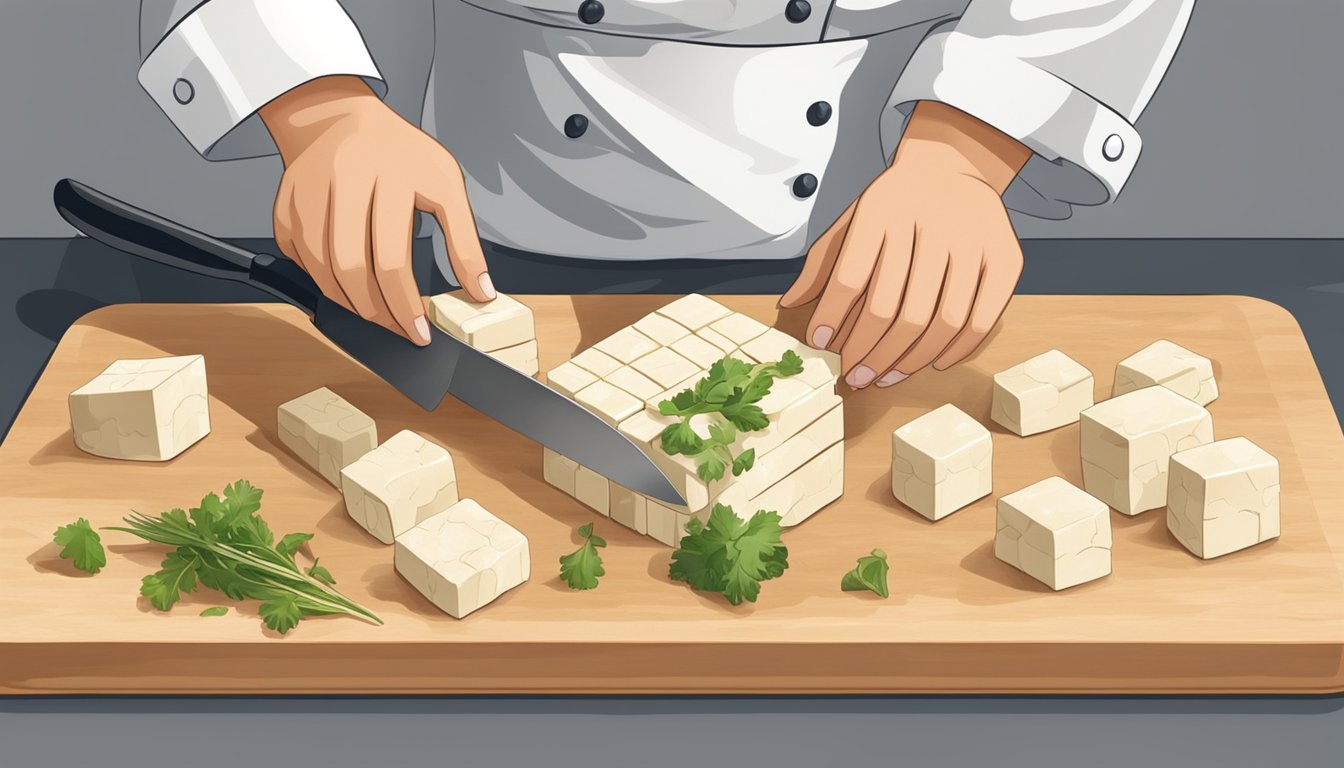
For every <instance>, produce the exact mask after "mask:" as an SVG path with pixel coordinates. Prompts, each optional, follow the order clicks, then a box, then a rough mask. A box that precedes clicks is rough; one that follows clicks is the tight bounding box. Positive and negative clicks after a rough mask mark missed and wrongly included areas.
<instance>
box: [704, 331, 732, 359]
mask: <svg viewBox="0 0 1344 768" xmlns="http://www.w3.org/2000/svg"><path fill="white" fill-rule="evenodd" d="M695 337H696V338H697V339H703V340H704V341H707V342H709V343H710V344H713V345H714V346H715V347H717V348H718V350H719V352H721V353H722V354H720V355H719V357H723V355H727V354H731V353H732V352H733V351H734V350H736V349H737V345H736V344H734V343H733V341H732V339H729V338H728V337H727V336H724V335H723V334H722V333H719V332H718V331H716V330H714V329H713V328H709V327H705V328H701V329H700V330H698V331H696V332H695Z"/></svg>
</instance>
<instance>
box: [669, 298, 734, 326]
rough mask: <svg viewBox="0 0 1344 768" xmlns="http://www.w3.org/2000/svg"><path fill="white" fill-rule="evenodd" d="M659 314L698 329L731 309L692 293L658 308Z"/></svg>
mask: <svg viewBox="0 0 1344 768" xmlns="http://www.w3.org/2000/svg"><path fill="white" fill-rule="evenodd" d="M657 311H658V314H660V315H662V316H663V317H666V318H668V319H670V320H675V321H677V322H678V323H681V324H682V325H684V326H686V327H687V328H689V329H691V330H692V331H698V330H700V329H701V328H704V327H705V326H706V325H709V324H710V323H712V322H714V321H715V320H718V319H719V318H721V317H723V316H724V315H727V314H728V313H729V312H730V311H731V310H729V309H728V308H727V307H725V306H723V305H722V304H720V303H719V302H717V301H714V300H713V299H710V298H707V297H705V296H701V295H700V294H698V293H692V294H690V295H689V296H682V297H681V298H680V299H677V300H676V301H674V302H672V303H671V304H667V305H665V306H664V307H662V308H661V309H659V310H657Z"/></svg>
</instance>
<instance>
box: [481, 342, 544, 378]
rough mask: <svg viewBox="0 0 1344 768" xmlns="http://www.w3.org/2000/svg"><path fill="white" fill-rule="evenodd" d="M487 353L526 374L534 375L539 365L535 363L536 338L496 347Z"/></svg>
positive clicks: (539, 367) (539, 368)
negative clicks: (501, 347)
mask: <svg viewBox="0 0 1344 768" xmlns="http://www.w3.org/2000/svg"><path fill="white" fill-rule="evenodd" d="M489 355H490V356H491V357H493V358H495V359H496V360H498V361H500V362H501V363H504V364H505V365H507V366H510V367H512V368H517V369H518V370H520V371H522V372H523V373H525V374H527V375H528V376H536V375H537V371H539V370H541V366H540V365H539V364H538V363H537V340H536V339H533V340H531V341H525V342H523V343H522V344H517V345H515V346H512V347H505V348H503V349H496V350H494V351H493V352H490V353H489Z"/></svg>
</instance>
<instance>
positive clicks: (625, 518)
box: [608, 483, 649, 534]
mask: <svg viewBox="0 0 1344 768" xmlns="http://www.w3.org/2000/svg"><path fill="white" fill-rule="evenodd" d="M608 485H609V486H610V501H611V519H612V520H615V521H616V522H618V523H620V524H621V525H624V526H625V527H626V528H629V529H631V530H633V531H636V532H637V533H641V534H643V533H648V532H649V519H648V499H647V498H645V497H644V496H643V495H641V494H638V493H635V492H634V491H632V490H630V489H629V488H626V487H624V486H620V485H617V484H616V483H609V484H608Z"/></svg>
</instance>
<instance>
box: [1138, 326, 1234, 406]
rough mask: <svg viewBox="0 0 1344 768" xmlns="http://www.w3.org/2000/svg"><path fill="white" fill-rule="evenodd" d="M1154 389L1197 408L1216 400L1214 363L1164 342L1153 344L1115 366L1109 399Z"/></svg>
mask: <svg viewBox="0 0 1344 768" xmlns="http://www.w3.org/2000/svg"><path fill="white" fill-rule="evenodd" d="M1157 385H1161V386H1163V387H1166V388H1167V389H1170V390H1171V391H1172V392H1175V393H1176V394H1178V395H1181V396H1182V397H1188V398H1190V399H1191V400H1194V401H1195V402H1196V403H1199V404H1200V405H1208V404H1209V403H1211V402H1213V401H1214V400H1216V399H1217V398H1218V382H1217V381H1215V380H1214V378H1213V362H1212V361H1210V360H1209V359H1208V358H1207V357H1203V356H1201V355H1197V354H1195V353H1194V352H1191V351H1190V350H1188V349H1186V348H1185V347H1182V346H1181V345H1179V344H1175V343H1173V342H1170V341H1167V340H1166V339H1158V340H1157V341H1154V342H1153V343H1152V344H1149V345H1148V346H1146V347H1144V348H1143V349H1141V350H1139V351H1138V352H1135V353H1134V354H1132V355H1130V356H1129V357H1127V358H1125V359H1124V360H1121V361H1120V363H1119V364H1118V365H1116V366H1115V383H1114V385H1113V386H1112V387H1111V396H1112V397H1118V396H1119V395H1123V394H1125V393H1127V392H1133V391H1134V390H1136V389H1142V388H1144V387H1152V386H1157Z"/></svg>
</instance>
